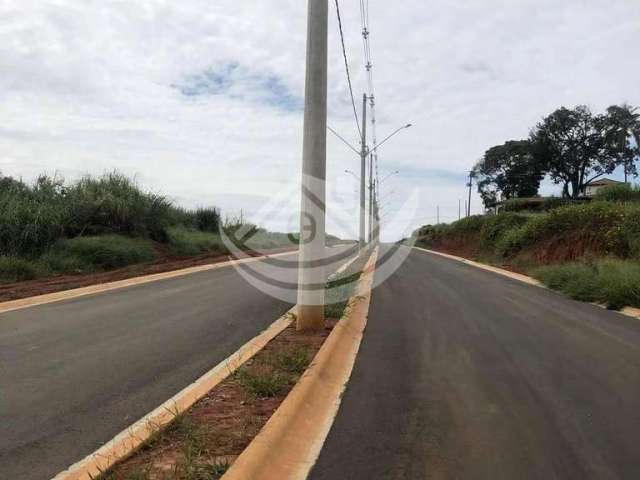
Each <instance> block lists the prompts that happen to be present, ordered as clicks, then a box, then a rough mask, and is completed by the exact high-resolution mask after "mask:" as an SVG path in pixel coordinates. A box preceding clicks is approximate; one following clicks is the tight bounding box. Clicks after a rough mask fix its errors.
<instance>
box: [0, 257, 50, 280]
mask: <svg viewBox="0 0 640 480" xmlns="http://www.w3.org/2000/svg"><path fill="white" fill-rule="evenodd" d="M44 272H45V269H44V267H43V265H42V264H40V263H39V262H36V261H33V260H27V259H24V258H19V257H8V256H0V283H13V282H22V281H24V280H33V279H35V278H38V277H40V276H41V275H43V274H44Z"/></svg>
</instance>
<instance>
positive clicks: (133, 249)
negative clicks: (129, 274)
mask: <svg viewBox="0 0 640 480" xmlns="http://www.w3.org/2000/svg"><path fill="white" fill-rule="evenodd" d="M155 256H156V255H155V251H154V249H153V244H152V243H151V242H150V241H149V240H146V239H141V238H128V237H123V236H121V235H100V236H91V237H77V238H73V239H68V240H61V241H59V242H58V243H56V244H55V245H54V246H53V247H52V248H51V250H50V251H49V252H48V253H47V254H46V255H45V256H44V257H43V261H45V262H46V263H47V264H48V265H49V266H50V268H51V269H52V270H54V271H58V272H68V273H71V272H77V271H92V270H110V269H114V268H120V267H125V266H127V265H132V264H136V263H143V262H150V261H152V260H154V259H155Z"/></svg>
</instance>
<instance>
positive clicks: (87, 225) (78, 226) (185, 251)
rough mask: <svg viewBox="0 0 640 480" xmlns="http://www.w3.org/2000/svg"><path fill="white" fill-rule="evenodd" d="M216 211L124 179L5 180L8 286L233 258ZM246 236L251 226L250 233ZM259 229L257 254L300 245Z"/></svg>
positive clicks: (3, 279)
mask: <svg viewBox="0 0 640 480" xmlns="http://www.w3.org/2000/svg"><path fill="white" fill-rule="evenodd" d="M240 227H242V226H241V225H239V224H238V222H230V223H227V224H225V225H223V223H222V221H221V216H220V212H219V210H218V209H216V208H200V209H197V210H186V209H183V208H180V207H177V206H175V205H174V204H173V203H172V202H171V201H170V200H168V199H167V198H166V197H163V196H161V195H157V194H154V193H149V192H145V191H143V190H142V189H140V187H139V186H138V185H137V184H136V183H135V182H134V181H133V180H131V179H129V178H127V177H125V176H124V175H121V174H119V173H115V172H114V173H109V174H106V175H103V176H101V177H99V178H94V177H85V178H83V179H81V180H79V181H77V182H75V183H72V184H67V183H65V182H64V181H62V180H60V179H57V178H51V177H48V176H41V177H40V178H39V179H38V180H37V181H36V182H35V183H34V184H33V185H29V184H26V183H24V182H22V181H19V180H15V179H13V178H10V177H2V176H0V283H12V282H17V281H23V280H31V279H35V278H40V277H47V276H51V275H56V274H77V273H93V272H100V271H107V270H111V269H115V268H120V267H125V266H127V265H132V264H138V263H145V262H153V261H156V260H157V259H158V258H159V257H167V256H169V257H176V258H180V257H190V256H197V255H201V254H220V255H223V254H226V253H228V250H227V248H226V247H225V245H224V244H223V242H222V240H221V237H220V231H221V229H223V228H224V229H227V230H232V229H237V228H240ZM245 228H246V226H245ZM249 228H251V229H252V233H253V235H251V241H250V247H252V248H271V247H279V246H285V245H292V242H291V240H290V239H289V237H288V236H287V235H286V234H280V233H271V232H267V231H265V230H261V229H258V228H256V227H254V226H249Z"/></svg>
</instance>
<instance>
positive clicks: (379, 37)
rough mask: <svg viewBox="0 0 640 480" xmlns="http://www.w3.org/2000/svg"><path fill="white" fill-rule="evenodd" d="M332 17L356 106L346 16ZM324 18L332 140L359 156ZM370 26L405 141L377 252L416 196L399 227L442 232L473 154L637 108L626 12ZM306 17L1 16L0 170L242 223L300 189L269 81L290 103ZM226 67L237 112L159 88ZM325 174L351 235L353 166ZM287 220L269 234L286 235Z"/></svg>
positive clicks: (140, 8) (388, 16) (386, 98)
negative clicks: (581, 116) (105, 179)
mask: <svg viewBox="0 0 640 480" xmlns="http://www.w3.org/2000/svg"><path fill="white" fill-rule="evenodd" d="M342 4H343V5H342V9H343V17H344V18H343V21H344V25H345V31H346V34H347V39H346V40H347V48H348V51H349V54H350V57H351V68H352V71H353V74H354V84H355V86H356V94H357V95H358V97H359V96H360V95H361V92H362V90H363V88H364V72H363V61H362V58H361V57H362V55H361V40H360V36H359V9H358V7H357V5H356V4H355V3H353V2H344V1H343V2H342ZM330 5H331V7H332V10H331V38H330V40H329V45H330V82H329V102H330V104H329V107H330V108H329V111H330V123H331V125H332V126H334V127H335V128H338V129H339V130H340V131H341V132H343V133H344V135H345V136H346V137H347V138H348V139H349V140H350V141H351V142H353V143H354V144H357V135H356V130H355V126H354V124H353V120H352V114H351V111H350V101H349V98H348V93H347V88H346V82H345V78H344V71H343V69H344V66H343V63H342V58H341V54H340V50H339V40H338V37H337V35H336V33H337V25H336V21H335V12H333V6H332V2H330ZM370 9H371V30H372V37H371V41H372V48H373V61H374V69H375V75H376V77H375V78H376V88H377V92H376V96H377V104H378V117H379V118H378V120H379V123H378V133H379V137H380V138H382V137H383V136H384V134H385V133H386V132H390V131H392V130H393V129H395V128H396V127H397V126H399V125H402V124H405V123H407V122H412V123H414V124H415V127H414V128H413V129H412V130H408V131H406V132H403V133H402V134H401V135H399V136H398V137H396V138H395V139H394V140H393V141H390V142H389V144H388V145H386V146H385V147H384V149H383V150H381V152H380V153H381V162H382V163H381V168H382V169H383V170H384V171H391V170H395V169H400V170H402V171H403V172H404V173H403V175H401V176H398V177H395V178H394V179H392V180H391V179H390V180H389V181H388V182H387V184H386V185H385V186H386V189H387V191H389V190H390V189H394V190H396V194H395V195H393V196H391V197H389V200H388V206H387V207H386V208H387V210H389V212H390V213H389V214H388V217H387V218H392V217H397V218H398V219H399V220H398V222H395V223H394V224H391V225H392V228H393V231H391V230H388V231H387V232H386V233H387V234H388V236H389V237H393V236H397V235H400V234H402V233H404V232H402V231H401V230H402V229H403V228H404V227H398V226H397V225H400V224H401V223H402V221H401V220H402V218H403V215H405V216H406V215H407V214H406V212H400V213H397V212H395V211H394V208H400V207H401V206H402V205H403V203H404V201H405V200H406V199H407V198H408V197H409V196H410V194H411V192H413V191H414V189H417V190H418V192H419V193H420V196H421V204H420V208H419V211H418V212H417V214H416V216H417V217H418V218H417V219H416V218H413V219H411V218H409V219H407V224H408V227H407V228H409V229H410V228H412V227H414V226H417V223H421V222H426V221H429V220H428V218H431V217H434V216H435V215H436V206H437V205H438V204H439V205H440V206H441V215H442V217H443V219H445V220H449V219H452V218H454V217H457V205H458V199H464V198H466V195H465V187H464V181H465V180H464V172H465V171H467V170H468V169H469V168H470V167H471V166H472V164H473V163H474V162H475V160H476V159H477V158H479V157H480V156H481V155H482V153H483V152H484V150H486V149H487V148H488V147H490V146H492V145H494V144H496V143H501V142H503V141H504V140H507V139H511V138H519V137H523V136H526V135H527V132H528V130H529V128H530V127H532V126H533V125H534V124H535V122H536V121H538V120H539V119H540V118H541V117H542V116H543V115H545V114H548V113H550V112H551V111H552V110H553V109H554V108H556V107H558V106H559V105H575V104H579V103H587V104H590V105H591V106H592V107H593V108H594V109H596V110H601V109H603V108H605V107H606V106H608V105H610V104H614V103H621V102H624V101H627V102H630V103H632V104H636V105H639V104H640V90H638V87H637V86H638V84H639V83H640V64H638V62H637V61H635V57H636V55H635V52H634V51H633V47H634V46H635V45H638V44H640V3H639V2H637V1H636V0H627V1H625V0H609V1H603V0H590V1H586V0H572V1H568V0H567V1H564V2H557V1H549V0H543V1H541V0H535V1H534V0H520V1H518V2H507V1H502V0H487V1H483V2H450V1H447V0H437V1H430V2H424V1H419V0H405V1H404V2H402V3H401V4H400V3H398V2H387V1H383V0H371V1H370ZM305 10H306V2H300V1H297V0H286V1H285V0H279V1H277V2H276V1H260V2H256V1H252V0H217V1H216V2H209V1H205V0H183V1H182V2H167V1H162V0H155V1H150V0H147V1H142V0H140V1H135V2H124V1H103V0H101V1H98V0H82V1H80V0H77V1H63V0H57V1H44V0H21V1H20V2H15V1H10V0H5V1H4V2H0V18H2V19H3V21H2V24H1V25H0V170H2V171H3V172H4V173H6V174H11V175H17V176H22V177H24V178H26V179H29V178H33V177H34V176H36V175H37V174H38V173H40V172H42V171H47V172H55V171H57V172H60V173H62V174H64V175H67V176H69V177H77V176H79V175H81V174H82V173H84V172H91V173H100V172H103V171H105V170H111V169H114V168H117V169H120V170H123V171H124V172H126V173H129V174H136V175H137V176H138V179H139V181H140V182H141V183H142V184H143V185H144V186H146V187H148V188H151V189H153V190H155V191H160V192H164V193H166V194H168V195H170V196H172V197H174V198H175V199H176V200H177V201H179V202H181V203H184V204H186V205H197V204H209V203H214V204H217V205H219V206H221V207H222V208H223V209H225V210H226V211H228V212H230V213H236V212H237V211H238V210H239V209H240V208H242V209H244V210H245V213H246V214H247V215H249V216H251V214H252V212H254V211H255V212H257V211H258V209H259V207H260V205H261V204H263V203H264V202H265V200H266V199H267V198H269V197H270V196H271V195H272V194H273V192H275V191H279V190H282V189H284V186H283V185H284V184H286V183H287V182H295V181H297V179H298V175H299V169H300V156H301V149H302V148H301V130H302V115H301V113H300V112H299V111H297V110H296V109H286V108H280V107H279V106H278V105H276V104H274V102H273V101H271V100H272V98H271V97H270V96H269V93H268V92H267V93H265V90H264V88H265V87H264V86H265V82H264V79H265V78H273V79H276V80H277V83H278V87H277V88H278V89H282V90H279V91H284V92H287V94H290V95H291V96H293V97H296V96H297V97H299V96H301V95H302V94H303V89H304V53H305V28H306V26H305V21H306V11H305ZM230 64H237V65H239V66H240V69H241V71H242V72H245V73H244V74H243V75H244V80H242V81H238V82H236V84H235V86H234V90H233V92H234V94H233V95H230V94H228V92H227V94H225V93H224V92H222V93H221V94H216V95H201V96H198V97H197V98H188V97H186V96H185V95H183V94H182V93H181V92H180V89H179V88H174V87H172V85H173V86H175V85H180V84H181V82H185V79H188V78H190V77H191V78H192V77H193V76H194V75H196V76H197V75H199V74H201V73H202V72H206V71H208V70H210V69H212V68H214V69H215V68H219V67H220V66H221V65H230ZM247 79H248V80H249V81H247ZM256 79H257V80H256ZM256 85H257V86H258V88H257V87H256ZM256 89H258V90H259V89H262V93H261V94H259V95H256ZM270 99H271V100H270ZM328 166H329V174H328V175H329V179H330V181H331V185H332V188H333V186H335V187H336V188H335V190H336V192H337V196H338V197H339V198H344V199H345V200H344V201H345V202H346V207H343V206H342V203H344V202H343V201H341V200H333V201H332V202H331V203H330V205H329V207H330V212H329V213H330V215H334V216H335V217H336V218H339V217H340V215H339V213H340V212H338V211H337V210H338V209H342V208H346V209H347V210H348V211H349V212H350V214H352V215H353V216H354V223H355V217H356V204H357V203H356V202H357V198H356V195H355V193H354V192H353V190H354V187H355V181H354V179H353V178H352V177H349V176H347V175H344V173H343V170H344V169H345V168H351V169H354V170H355V169H357V167H358V159H357V158H356V157H355V156H354V155H353V154H352V152H350V151H349V150H347V149H346V148H345V147H344V146H343V145H342V144H341V143H340V142H339V141H338V140H337V139H334V138H330V140H329V159H328ZM456 175H459V178H458V177H456ZM383 195H384V193H383ZM297 203H298V200H297V198H292V199H291V207H290V210H291V211H288V212H286V213H283V215H281V216H278V215H274V216H273V218H271V219H269V220H268V223H269V225H268V226H269V227H271V228H274V229H284V228H287V227H288V226H289V225H290V224H291V222H294V223H295V217H296V215H295V209H296V208H297ZM473 203H474V205H475V208H476V209H478V208H479V200H478V199H477V197H476V196H475V195H474V200H473ZM292 211H293V212H294V214H292V213H291V212H292ZM292 219H294V220H292ZM432 220H433V219H432Z"/></svg>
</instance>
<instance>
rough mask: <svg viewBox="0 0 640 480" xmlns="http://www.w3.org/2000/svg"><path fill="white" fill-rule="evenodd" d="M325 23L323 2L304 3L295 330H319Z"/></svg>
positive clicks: (322, 277)
mask: <svg viewBox="0 0 640 480" xmlns="http://www.w3.org/2000/svg"><path fill="white" fill-rule="evenodd" d="M328 19H329V2H328V0H309V3H308V18H307V67H306V83H305V104H304V138H303V153H302V202H301V208H300V253H299V262H300V267H299V270H298V312H297V313H298V318H297V322H296V328H297V330H322V329H323V328H324V326H325V319H324V284H325V281H326V275H325V268H324V258H325V215H326V213H325V194H326V188H325V179H326V162H327V49H328Z"/></svg>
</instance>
